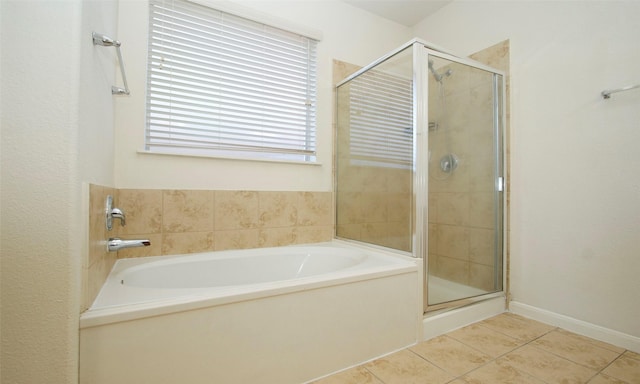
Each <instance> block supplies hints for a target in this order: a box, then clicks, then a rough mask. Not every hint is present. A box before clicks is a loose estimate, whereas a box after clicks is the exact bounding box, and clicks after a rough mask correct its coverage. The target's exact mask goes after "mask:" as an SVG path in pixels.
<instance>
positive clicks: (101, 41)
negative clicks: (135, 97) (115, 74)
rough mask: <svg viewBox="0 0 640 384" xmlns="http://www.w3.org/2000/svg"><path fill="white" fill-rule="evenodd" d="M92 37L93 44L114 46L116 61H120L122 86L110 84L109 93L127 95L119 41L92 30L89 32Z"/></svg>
mask: <svg viewBox="0 0 640 384" xmlns="http://www.w3.org/2000/svg"><path fill="white" fill-rule="evenodd" d="M91 37H92V38H93V45H102V46H103V47H116V53H117V54H118V61H119V63H120V72H121V73H122V81H123V82H124V88H120V87H116V86H115V85H114V86H111V94H113V95H128V94H130V92H129V85H127V76H126V75H125V74H124V60H122V53H121V52H120V45H121V44H120V42H119V41H118V40H114V39H112V38H110V37H109V36H107V35H105V34H102V33H97V32H93V33H92V34H91Z"/></svg>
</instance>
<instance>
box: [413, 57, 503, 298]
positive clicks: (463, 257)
mask: <svg viewBox="0 0 640 384" xmlns="http://www.w3.org/2000/svg"><path fill="white" fill-rule="evenodd" d="M428 57H429V58H428V68H426V69H425V70H426V71H428V116H429V122H428V124H429V125H428V130H429V133H428V135H429V138H428V143H429V148H428V159H429V160H428V171H427V173H428V207H429V209H428V256H427V259H428V262H427V265H426V268H425V269H426V270H425V277H426V285H427V286H426V297H425V299H426V304H427V308H429V309H438V308H441V307H444V306H447V305H446V304H445V303H449V302H452V301H459V300H461V299H470V298H473V297H477V296H481V295H485V294H487V293H492V292H499V291H502V284H503V282H502V279H503V278H502V263H503V261H502V260H503V258H502V253H503V252H502V248H503V246H502V242H503V240H502V238H503V236H502V233H503V228H502V226H503V220H502V217H503V193H502V192H503V191H502V190H503V187H502V185H503V175H502V168H503V167H502V158H503V155H502V134H501V132H502V127H501V124H502V96H501V95H502V76H501V75H499V74H495V73H494V72H491V71H488V70H485V69H483V68H479V67H476V66H473V65H470V64H469V63H465V62H464V61H462V60H460V61H458V60H454V59H453V58H451V59H449V58H445V57H446V55H442V57H440V55H438V54H430V55H429V56H428Z"/></svg>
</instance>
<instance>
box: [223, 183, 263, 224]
mask: <svg viewBox="0 0 640 384" xmlns="http://www.w3.org/2000/svg"><path fill="white" fill-rule="evenodd" d="M258 209H259V201H258V192H255V191H216V192H215V209H214V211H215V214H214V217H215V226H214V229H215V230H216V231H219V230H228V229H252V228H258V226H259V218H258V216H259V215H258Z"/></svg>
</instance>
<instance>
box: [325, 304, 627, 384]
mask: <svg viewBox="0 0 640 384" xmlns="http://www.w3.org/2000/svg"><path fill="white" fill-rule="evenodd" d="M313 383H314V384H356V383H357V384H360V383H372V384H390V383H402V384H408V383H430V384H440V383H442V384H444V383H452V384H500V383H517V384H529V383H531V384H545V383H547V384H548V383H558V384H560V383H590V384H634V383H640V354H638V353H634V352H631V351H627V350H625V349H624V348H619V347H616V346H614V345H611V344H607V343H604V342H601V341H597V340H594V339H591V338H588V337H584V336H580V335H577V334H575V333H571V332H568V331H565V330H563V329H561V328H556V327H554V326H550V325H547V324H544V323H540V322H538V321H534V320H530V319H527V318H525V317H522V316H518V315H514V314H511V313H504V314H501V315H498V316H495V317H492V318H489V319H487V320H484V321H480V322H477V323H474V324H472V325H469V326H466V327H464V328H460V329H458V330H455V331H452V332H449V333H447V334H445V335H442V336H439V337H436V338H433V339H431V340H428V341H423V342H421V343H419V344H417V345H415V346H413V347H410V348H407V349H404V350H402V351H400V352H396V353H393V354H390V355H387V356H384V357H382V358H379V359H376V360H373V361H371V362H369V363H366V364H362V365H360V366H357V367H354V368H351V369H348V370H346V371H343V372H340V373H337V374H335V375H332V376H329V377H326V378H324V379H321V380H318V381H314V382H313Z"/></svg>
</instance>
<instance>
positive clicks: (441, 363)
mask: <svg viewBox="0 0 640 384" xmlns="http://www.w3.org/2000/svg"><path fill="white" fill-rule="evenodd" d="M409 349H410V350H412V351H413V352H415V353H417V354H418V355H420V356H422V357H424V358H425V359H427V360H429V361H430V362H432V363H433V364H435V365H436V366H437V367H440V368H442V369H444V370H445V371H447V372H449V373H451V374H452V375H454V376H460V375H463V374H465V373H467V372H469V371H472V370H474V369H476V368H478V367H479V366H481V365H483V364H486V363H487V362H488V361H490V360H491V356H489V355H487V354H484V353H482V352H480V351H478V350H476V349H473V348H471V347H469V346H468V345H465V344H462V343H461V342H459V341H458V340H456V339H454V338H451V337H449V336H446V335H445V336H439V337H436V338H434V339H431V340H428V341H423V342H422V343H419V344H417V345H415V346H413V347H411V348H409Z"/></svg>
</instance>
